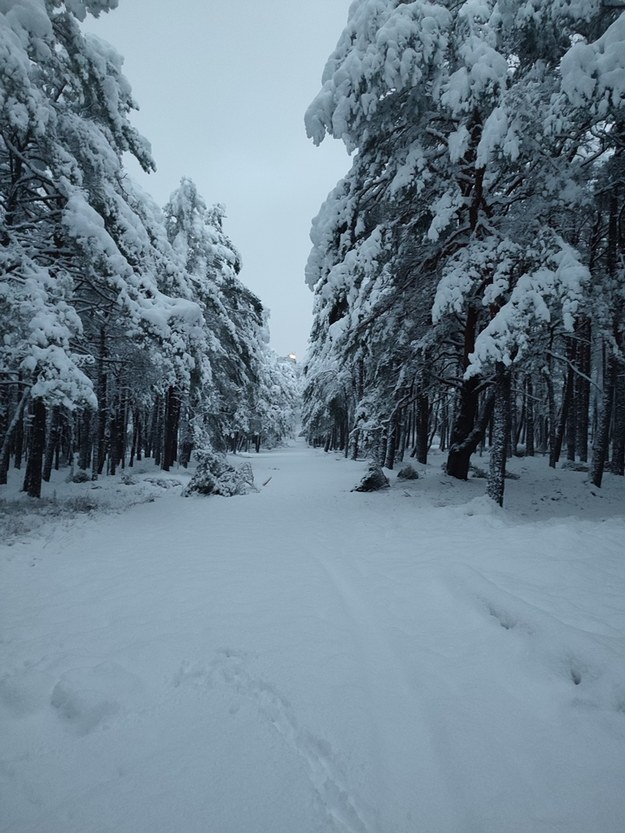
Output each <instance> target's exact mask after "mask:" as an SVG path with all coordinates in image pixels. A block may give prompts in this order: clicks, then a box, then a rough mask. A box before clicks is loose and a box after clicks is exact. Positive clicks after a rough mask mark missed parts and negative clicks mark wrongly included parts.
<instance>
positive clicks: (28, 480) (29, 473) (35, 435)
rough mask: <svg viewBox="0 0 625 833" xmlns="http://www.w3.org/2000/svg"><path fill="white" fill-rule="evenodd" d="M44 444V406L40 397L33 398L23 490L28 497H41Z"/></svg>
mask: <svg viewBox="0 0 625 833" xmlns="http://www.w3.org/2000/svg"><path fill="white" fill-rule="evenodd" d="M45 444H46V406H45V405H44V403H43V400H42V399H34V400H33V404H32V423H31V426H30V436H29V444H28V463H27V465H26V474H25V477H24V487H23V491H24V492H26V493H27V494H28V495H29V496H30V497H36V498H40V497H41V480H42V477H41V475H42V465H43V452H44V447H45Z"/></svg>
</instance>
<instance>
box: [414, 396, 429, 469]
mask: <svg viewBox="0 0 625 833" xmlns="http://www.w3.org/2000/svg"><path fill="white" fill-rule="evenodd" d="M429 424H430V400H429V398H428V396H427V395H426V394H425V393H419V394H418V395H417V425H416V443H415V457H416V458H417V462H419V463H423V465H426V464H427V461H428V447H429V443H430V434H429Z"/></svg>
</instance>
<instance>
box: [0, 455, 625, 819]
mask: <svg viewBox="0 0 625 833" xmlns="http://www.w3.org/2000/svg"><path fill="white" fill-rule="evenodd" d="M478 462H479V461H478ZM252 463H253V465H254V471H255V475H256V481H257V483H258V484H261V483H264V482H265V481H267V479H268V478H269V477H271V480H270V481H269V482H268V483H267V484H266V485H265V486H264V487H262V488H261V489H260V491H259V493H258V494H251V495H248V496H246V497H237V498H203V497H192V498H188V499H183V498H181V497H180V488H179V487H176V486H174V487H173V488H163V487H164V486H167V485H172V481H173V482H175V481H181V482H182V481H184V480H186V479H187V478H188V475H186V474H181V473H180V472H172V473H171V474H170V475H167V476H165V475H162V476H160V475H156V474H155V473H154V472H151V473H150V472H149V471H148V470H146V469H144V470H143V473H141V472H139V473H135V474H134V475H133V479H134V480H136V481H137V482H131V483H129V484H127V485H124V484H123V483H121V481H120V479H119V478H108V479H104V480H102V481H100V482H99V483H98V484H96V485H97V486H98V488H97V489H93V488H92V487H91V484H83V485H81V486H75V485H73V484H72V485H71V486H69V485H65V484H62V483H61V482H60V481H59V483H58V486H55V487H53V490H54V491H55V492H56V496H55V500H53V501H51V502H49V503H45V504H44V510H43V512H40V513H39V514H38V515H36V516H33V515H31V514H29V513H28V514H27V508H28V507H29V506H30V503H29V501H28V500H27V499H26V498H22V499H21V502H18V504H17V506H18V508H19V510H20V512H19V514H16V512H15V507H14V506H13V511H8V512H7V507H6V505H5V507H4V510H5V511H4V514H0V521H1V522H2V523H3V524H4V526H5V532H4V535H3V541H4V543H3V544H2V545H1V546H0V581H1V588H2V589H1V595H2V607H1V611H0V619H1V630H0V662H1V665H0V830H1V831H3V833H9V831H10V833H543V832H544V833H546V832H547V831H548V832H549V833H561V832H562V831H566V833H622V831H623V829H625V778H624V773H625V639H624V635H625V557H624V551H625V545H624V541H625V523H624V510H625V503H624V501H623V497H624V496H625V488H624V487H625V483H623V480H622V479H620V478H616V477H612V476H611V475H606V479H605V488H604V489H603V490H602V491H601V492H599V491H597V490H591V489H590V488H589V487H588V486H587V485H586V484H585V482H584V480H585V475H584V474H582V473H578V472H568V471H558V472H553V471H550V470H548V469H547V467H546V463H545V461H544V460H543V459H537V460H529V461H528V460H515V461H513V464H512V467H513V469H514V470H516V471H517V472H519V473H520V474H521V478H520V479H519V480H511V481H509V482H508V484H507V490H508V491H507V502H508V504H509V505H510V509H509V510H507V511H505V512H504V511H500V510H499V509H497V508H496V507H494V505H493V506H491V505H490V503H489V502H488V501H486V499H484V498H483V497H481V495H482V494H483V490H484V481H481V480H477V479H476V480H471V481H469V482H468V483H464V484H463V483H456V482H452V481H451V480H450V479H449V478H447V477H446V476H444V475H442V474H441V473H440V460H437V459H436V458H434V462H433V463H432V465H431V466H429V467H428V468H427V470H426V469H424V467H419V468H420V471H421V473H422V477H421V478H420V479H419V480H418V481H414V482H408V483H404V484H401V485H400V484H399V483H398V482H397V481H396V480H395V479H394V475H392V480H393V484H392V488H391V489H389V490H387V491H385V492H382V493H375V494H361V493H355V492H350V489H351V487H352V486H354V485H355V483H356V482H357V481H358V480H359V478H360V476H361V475H362V473H363V472H364V468H365V467H364V465H363V464H362V463H354V462H351V461H345V460H342V459H339V458H336V457H335V456H334V455H325V454H323V452H321V451H314V450H311V449H307V448H305V447H304V446H303V445H300V444H298V445H296V446H294V447H293V448H289V449H283V450H279V451H274V452H271V453H262V454H261V455H259V456H254V457H253V459H252ZM159 477H160V478H161V479H162V481H163V482H161V483H160V484H159V483H158V482H155V478H156V480H158V479H159ZM72 490H73V492H72ZM593 491H594V492H595V494H593V493H592V492H593ZM156 495H158V499H154V500H151V498H155V497H156ZM142 500H143V501H146V500H147V501H148V502H143V503H141V502H139V501H142ZM133 503H135V504H136V505H132V506H130V508H127V509H126V511H123V512H121V513H120V512H117V511H108V512H105V511H95V512H91V513H88V512H85V511H81V510H85V509H88V508H89V506H91V505H94V506H98V507H100V509H102V508H103V507H104V508H106V507H108V508H109V510H116V509H118V508H119V507H120V506H122V505H126V504H128V505H130V504H133ZM11 505H12V504H11ZM0 509H2V507H0ZM9 509H10V506H9ZM59 513H60V514H59ZM27 526H32V527H33V529H32V531H30V532H28V531H26V527H27Z"/></svg>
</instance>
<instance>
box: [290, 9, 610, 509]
mask: <svg viewBox="0 0 625 833" xmlns="http://www.w3.org/2000/svg"><path fill="white" fill-rule="evenodd" d="M619 14H620V13H619V12H618V11H607V10H606V9H605V8H603V6H602V4H601V3H599V2H598V0H595V2H588V3H579V2H576V0H570V1H569V0H552V1H551V2H545V3H541V4H540V5H536V4H530V3H527V2H523V1H522V0H467V1H466V2H461V3H453V4H451V3H448V2H438V3H426V2H421V1H420V0H416V1H415V2H398V0H360V1H359V2H355V3H353V4H352V6H351V8H350V13H349V18H348V23H347V26H346V28H345V30H344V32H343V34H342V36H341V38H340V40H339V43H338V45H337V48H336V50H335V51H334V53H333V55H332V56H331V57H330V59H329V61H328V64H327V66H326V69H325V71H324V75H323V87H322V90H321V92H320V93H319V95H318V96H317V98H316V99H315V101H314V102H313V104H312V105H311V107H310V108H309V110H308V112H307V114H306V124H307V129H308V133H309V135H310V136H311V137H312V138H313V140H314V141H315V142H317V143H318V142H320V141H322V140H323V138H324V136H325V135H332V136H334V137H335V138H339V139H342V140H343V141H344V143H345V144H346V146H347V148H348V150H350V151H357V155H356V158H355V161H354V167H353V169H352V173H353V175H354V176H356V177H357V180H358V181H357V182H354V183H350V186H349V189H348V192H347V193H349V194H351V195H354V194H358V195H361V194H362V195H365V194H366V195H367V199H366V202H365V200H362V201H360V202H359V200H358V198H354V199H353V200H352V202H351V205H350V206H349V208H348V209H347V211H346V210H345V209H342V211H343V214H345V213H347V214H348V215H349V218H348V222H347V223H346V224H345V223H344V224H341V222H340V221H337V222H334V224H333V227H334V229H335V233H334V237H331V236H330V237H328V238H327V239H328V240H330V248H332V247H333V250H334V252H335V255H334V258H335V260H336V262H339V261H340V262H341V263H347V261H348V255H349V254H351V253H352V252H354V251H357V250H358V248H360V240H361V235H360V234H356V235H354V234H353V231H354V230H355V229H359V230H360V231H362V230H363V227H364V226H366V222H363V217H364V216H365V214H368V215H371V214H372V212H374V211H377V214H378V216H382V217H383V218H384V224H385V227H386V228H389V226H390V227H391V228H401V229H402V231H407V232H408V234H412V235H413V236H414V241H415V242H414V243H413V245H412V246H411V247H410V249H409V251H410V252H411V254H412V255H413V258H414V259H413V262H412V264H411V266H412V268H411V269H410V270H403V272H402V269H401V268H400V262H398V258H397V253H398V251H399V249H398V247H394V250H393V251H392V252H391V254H390V256H389V257H388V259H386V260H381V261H380V260H377V261H376V260H372V261H371V269H370V272H369V281H370V282H371V284H375V281H376V280H379V279H380V276H381V275H382V273H383V271H384V270H385V269H386V271H387V273H389V272H390V275H391V280H390V282H389V283H388V286H387V291H386V292H385V295H386V297H385V298H384V299H383V301H382V302H381V303H380V304H379V305H377V310H376V309H374V311H373V318H377V317H379V316H381V315H382V316H384V317H386V318H388V317H389V314H390V313H389V310H395V311H397V310H401V309H402V308H404V309H407V310H408V314H410V311H411V310H412V309H418V308H423V307H424V306H426V307H427V306H429V307H431V308H432V309H433V317H434V321H435V324H436V333H437V334H438V335H435V336H434V338H432V336H429V337H428V340H429V342H430V343H432V341H433V342H434V344H437V345H438V350H439V357H440V362H439V367H438V372H439V375H443V374H442V373H441V368H442V367H446V373H447V375H448V376H451V378H450V381H452V382H455V384H456V385H457V386H458V395H457V402H456V408H455V412H456V414H455V420H454V425H453V429H452V433H451V447H450V452H449V458H448V471H449V473H450V474H452V475H453V476H456V477H459V478H466V476H467V472H468V466H469V460H470V456H471V453H472V452H473V450H475V448H476V446H477V443H478V442H479V441H480V438H481V436H482V435H483V429H484V426H485V424H486V422H487V418H488V410H487V411H485V414H484V418H478V411H479V406H480V399H482V398H483V396H484V394H485V392H486V390H487V388H489V387H492V386H493V385H495V386H496V385H499V384H500V385H502V386H503V388H504V389H506V390H507V389H508V388H509V384H510V378H509V374H510V371H511V369H512V368H513V367H516V366H520V364H521V363H522V361H523V360H524V358H525V357H528V356H529V355H530V354H531V352H532V348H533V346H534V345H535V344H537V343H538V342H540V340H541V338H542V337H543V335H544V334H545V332H546V331H547V330H549V329H552V328H554V327H556V328H559V329H561V330H562V331H571V332H572V331H573V328H574V326H575V323H576V317H577V316H578V314H579V313H580V312H581V311H582V304H583V303H584V302H585V290H586V286H587V283H588V270H587V269H586V267H585V265H584V264H583V263H582V260H581V257H580V254H579V252H578V251H576V249H575V248H574V246H572V245H571V243H573V242H575V241H572V240H569V239H568V234H567V232H568V228H567V224H566V223H564V224H562V222H561V220H562V218H563V217H564V218H565V219H566V218H567V217H568V216H570V214H571V212H572V210H577V211H578V210H579V208H580V206H584V205H586V206H589V205H590V204H591V198H590V194H589V192H588V188H587V167H586V162H587V149H588V135H589V134H588V131H589V127H590V124H589V122H588V120H586V122H585V123H584V122H583V121H579V120H577V119H576V118H575V115H574V113H573V110H574V108H573V107H572V98H573V97H574V95H575V94H577V93H579V95H581V94H582V92H583V91H584V90H585V89H587V87H588V84H589V83H590V82H591V79H592V78H593V72H594V70H592V69H591V70H590V71H587V67H585V66H584V64H583V61H581V59H580V60H577V59H576V60H577V63H576V61H574V60H573V59H572V58H571V55H574V54H575V50H576V49H578V50H579V49H580V48H581V47H580V43H582V42H585V41H586V40H587V39H589V38H597V36H599V37H598V40H596V41H595V42H596V43H600V41H601V37H603V38H604V45H603V46H599V47H597V51H598V54H601V55H604V54H605V55H608V53H609V57H608V58H606V59H605V64H606V66H607V65H608V64H610V67H611V68H612V69H614V68H615V67H614V66H613V65H614V64H615V62H616V63H617V64H618V59H617V58H616V57H615V54H614V44H615V43H616V42H617V40H618V33H617V32H616V31H613V32H611V30H612V29H613V28H614V27H615V26H616V27H617V28H618V25H620V24H619V20H620V18H619ZM615 18H618V19H617V20H616V22H615ZM606 30H607V31H606ZM604 31H605V32H606V34H605V35H601V33H602V32H604ZM584 54H586V53H584ZM579 58H580V55H579V52H578V59H579ZM567 61H568V63H567ZM561 62H562V66H561ZM575 68H576V69H575ZM616 68H617V69H618V67H616ZM618 83H619V82H615V81H614V80H609V72H606V74H605V78H604V79H603V80H602V81H601V82H600V83H599V84H598V85H597V90H596V92H598V98H599V105H598V107H597V109H596V112H597V114H599V113H600V111H601V109H602V106H603V108H604V110H605V103H606V101H607V100H608V99H609V98H610V95H612V96H614V94H615V87H617V86H618ZM585 85H586V86H585ZM576 91H577V93H576ZM601 102H603V104H601ZM563 125H566V129H561V128H562V126H563ZM365 205H366V211H365V210H363V209H364V206H365ZM331 211H334V208H332V209H331ZM334 213H335V214H337V212H334ZM339 213H340V212H339ZM330 225H332V218H330ZM345 234H348V235H349V234H352V237H351V239H348V240H347V243H346V244H345V243H344V242H343V241H344V240H345V236H344V235H345ZM341 235H343V236H341ZM314 244H315V249H317V250H319V249H320V243H319V241H317V240H314ZM321 247H323V243H322V244H321ZM342 247H343V249H344V250H346V251H341V248H342ZM346 252H347V253H346ZM314 257H316V255H315V254H314V253H313V258H314ZM389 263H390V264H392V266H391V268H390V270H389V269H388V264H389ZM333 270H334V274H336V266H335V264H334V263H330V265H329V268H327V269H326V273H327V276H328V279H327V280H325V281H321V282H317V284H316V291H317V293H318V295H319V296H323V299H322V300H321V301H319V304H320V305H323V303H324V302H327V300H328V299H330V298H332V296H333V283H336V281H333V280H332V279H331V277H332V278H334V275H333ZM406 271H408V279H407V280H405V281H402V280H401V279H398V276H401V275H402V274H404V275H405V274H406ZM330 276H331V277H330ZM424 277H425V280H424ZM340 278H341V280H342V281H343V284H346V283H347V284H349V286H350V287H351V288H353V287H358V288H360V287H362V285H363V281H362V279H361V278H360V277H358V270H353V269H351V267H350V266H349V265H348V267H347V269H344V270H342V272H341V274H340ZM433 287H435V288H436V292H435V294H434V293H432V294H430V292H429V290H430V289H431V288H433ZM341 293H342V294H341V295H340V298H341V299H342V302H343V304H344V305H347V306H349V290H347V291H346V290H345V289H344V288H342V289H341ZM331 309H332V307H331ZM342 317H343V318H345V315H343V316H342ZM328 320H329V319H328ZM323 329H324V328H323V325H322V326H321V327H320V330H321V334H320V336H318V337H317V341H323V340H324V337H325V336H324V335H323ZM325 330H326V332H328V333H329V327H327V326H326V328H325ZM389 332H391V333H392V332H393V327H392V326H391V327H390V328H389ZM368 335H369V334H367V336H368ZM367 340H368V337H367V338H365V341H367ZM450 346H451V347H452V348H454V347H455V349H456V350H457V367H458V373H457V374H455V379H454V378H453V377H454V374H450V370H451V367H450V363H449V352H450V351H449V347H450ZM413 349H414V347H413ZM387 350H388V352H389V355H392V341H387ZM318 352H319V353H320V352H321V351H320V350H318ZM431 361H432V359H431ZM489 401H490V397H489V398H488V399H487V402H489ZM498 424H499V425H507V424H508V422H507V420H501V419H500V420H498ZM496 444H499V445H501V444H505V445H507V438H506V437H504V436H498V437H497V439H496ZM497 500H499V502H501V500H502V492H499V493H498V497H497Z"/></svg>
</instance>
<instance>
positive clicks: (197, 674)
mask: <svg viewBox="0 0 625 833" xmlns="http://www.w3.org/2000/svg"><path fill="white" fill-rule="evenodd" d="M254 659H255V656H254V655H253V654H247V653H244V652H240V651H235V650H232V649H230V648H223V649H221V650H219V651H218V652H217V655H216V656H215V658H214V659H213V660H212V662H211V663H210V664H209V666H208V668H206V667H204V666H201V665H198V664H193V665H192V664H188V663H184V664H183V665H182V667H181V668H180V670H179V671H178V673H177V674H176V676H175V677H174V685H175V686H180V685H184V684H188V683H190V684H192V685H197V684H199V683H204V684H208V685H213V684H215V683H221V684H222V685H226V686H227V687H228V688H230V689H231V690H233V691H235V692H236V693H237V694H238V695H239V696H241V697H242V698H243V699H246V700H248V701H249V702H251V703H253V704H254V705H255V706H256V708H257V710H258V712H259V714H260V715H261V716H262V717H263V718H264V719H265V720H266V721H267V722H268V723H270V724H271V725H272V726H273V727H274V729H275V731H276V732H278V734H279V735H280V736H281V737H282V739H283V741H284V742H285V743H286V745H287V746H289V747H290V748H291V749H292V750H293V751H294V752H295V753H296V754H297V755H298V757H299V758H300V759H301V760H302V761H303V763H304V767H305V770H306V774H307V776H308V778H309V780H310V783H311V785H312V787H313V790H314V792H315V795H316V798H317V801H318V803H319V806H320V808H321V809H322V811H323V813H324V814H325V816H326V817H327V819H328V821H329V822H330V823H331V824H332V828H333V829H335V830H337V831H341V832H342V833H371V827H370V826H369V825H368V824H367V822H366V821H365V819H364V817H363V813H362V812H361V811H360V810H359V808H358V806H357V802H356V800H355V799H354V797H353V796H352V795H350V792H349V788H348V786H347V784H346V782H345V779H344V777H343V775H342V774H341V766H340V763H339V760H338V757H337V755H336V753H335V752H334V750H333V749H332V746H331V744H330V743H328V742H327V741H326V740H323V739H322V738H318V737H316V736H315V735H313V734H312V733H311V732H309V731H308V730H307V729H306V728H305V727H303V726H300V724H299V721H298V720H297V717H296V716H295V712H294V710H293V707H292V706H291V704H290V702H289V701H288V700H287V698H286V697H284V695H283V694H281V693H280V691H278V690H277V689H276V688H275V686H273V685H272V684H271V683H268V682H267V681H265V680H263V679H262V677H260V676H258V675H257V674H255V673H254V672H253V671H252V670H251V669H250V665H251V663H252V662H253V661H254ZM237 710H238V709H236V708H235V709H233V710H231V713H233V714H235V713H236V711H237Z"/></svg>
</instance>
